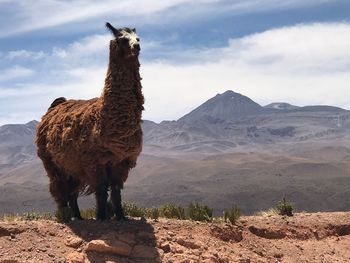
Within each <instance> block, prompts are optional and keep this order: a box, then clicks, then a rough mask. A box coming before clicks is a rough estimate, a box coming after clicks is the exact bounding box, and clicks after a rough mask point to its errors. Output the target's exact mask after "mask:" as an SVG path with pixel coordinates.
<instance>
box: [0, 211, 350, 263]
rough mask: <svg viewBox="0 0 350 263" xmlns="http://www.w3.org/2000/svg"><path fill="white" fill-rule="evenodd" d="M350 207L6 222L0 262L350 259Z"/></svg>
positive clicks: (0, 236) (2, 229)
mask: <svg viewBox="0 0 350 263" xmlns="http://www.w3.org/2000/svg"><path fill="white" fill-rule="evenodd" d="M349 244H350V213H316V214H307V213H301V214H296V215H295V216H293V217H281V216H252V217H242V218H241V219H240V221H239V222H238V223H237V225H236V226H232V225H229V224H223V223H221V224H220V223H200V222H192V221H178V220H169V219H160V220H159V222H154V221H152V220H147V221H144V220H143V221H142V220H139V219H131V220H130V221H127V222H115V221H110V220H108V221H105V222H98V221H94V220H86V221H73V222H70V223H68V224H66V225H64V224H59V223H56V222H55V221H51V220H37V221H13V222H0V262H11V263H21V262H35V263H39V262H42V263H44V262H45V263H50V262H52V263H54V262H69V263H73V262H74V263H88V262H93V263H100V262H101V263H102V262H122V263H124V262H148V263H152V262H164V263H167V262H168V263H170V262H207V263H209V262H213V263H214V262H217V263H219V262H220V263H226V262H227V263H228V262H230V263H233V262H237V263H238V262H239V263H245V262H261V263H264V262H266V263H271V262H290V263H292V262H300V263H306V262H339V263H340V262H343V263H345V262H349V260H350V246H349Z"/></svg>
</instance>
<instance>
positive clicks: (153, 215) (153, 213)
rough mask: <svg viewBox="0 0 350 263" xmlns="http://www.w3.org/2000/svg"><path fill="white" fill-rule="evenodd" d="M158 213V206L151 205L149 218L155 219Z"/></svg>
mask: <svg viewBox="0 0 350 263" xmlns="http://www.w3.org/2000/svg"><path fill="white" fill-rule="evenodd" d="M159 215H160V211H159V208H158V207H152V208H151V211H150V215H149V216H150V218H151V219H153V220H154V221H157V220H158V218H159Z"/></svg>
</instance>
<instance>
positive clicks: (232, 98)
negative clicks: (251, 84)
mask: <svg viewBox="0 0 350 263" xmlns="http://www.w3.org/2000/svg"><path fill="white" fill-rule="evenodd" d="M264 112H266V110H265V109H264V108H263V107H261V106H260V105H259V104H258V103H256V102H254V101H253V100H251V99H250V98H248V97H246V96H244V95H241V94H239V93H235V92H233V91H232V90H228V91H226V92H224V93H222V94H217V95H216V96H215V97H213V98H211V99H209V100H208V101H206V102H205V103H203V104H202V105H200V106H199V107H198V108H196V109H194V110H193V111H191V112H190V113H188V114H186V115H185V116H183V117H182V118H180V119H179V121H180V122H187V123H192V122H194V121H197V120H200V119H206V120H208V121H217V120H231V119H239V118H244V117H247V116H251V115H256V114H262V113H264Z"/></svg>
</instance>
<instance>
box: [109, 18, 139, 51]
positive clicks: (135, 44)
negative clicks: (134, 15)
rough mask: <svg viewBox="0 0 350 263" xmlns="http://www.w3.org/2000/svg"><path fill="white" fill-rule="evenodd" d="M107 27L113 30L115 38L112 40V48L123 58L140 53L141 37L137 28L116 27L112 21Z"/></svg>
mask: <svg viewBox="0 0 350 263" xmlns="http://www.w3.org/2000/svg"><path fill="white" fill-rule="evenodd" d="M106 27H107V28H108V29H109V30H110V31H111V33H112V34H113V36H114V37H115V39H113V40H111V43H110V49H111V51H113V52H117V53H116V55H119V56H121V57H122V58H131V57H137V56H138V55H139V53H140V39H139V37H138V36H137V35H136V30H135V28H133V29H130V28H127V27H124V28H118V29H117V28H114V27H113V26H112V25H111V24H110V23H106Z"/></svg>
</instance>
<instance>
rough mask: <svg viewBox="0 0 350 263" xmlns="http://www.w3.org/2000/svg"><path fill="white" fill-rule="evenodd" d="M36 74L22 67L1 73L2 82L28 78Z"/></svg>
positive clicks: (8, 69)
mask: <svg viewBox="0 0 350 263" xmlns="http://www.w3.org/2000/svg"><path fill="white" fill-rule="evenodd" d="M33 74H34V71H33V70H31V69H28V68H25V67H22V66H13V67H11V68H7V69H4V70H1V71H0V81H7V80H12V79H17V78H23V77H28V76H31V75H33Z"/></svg>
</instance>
